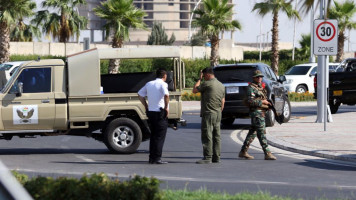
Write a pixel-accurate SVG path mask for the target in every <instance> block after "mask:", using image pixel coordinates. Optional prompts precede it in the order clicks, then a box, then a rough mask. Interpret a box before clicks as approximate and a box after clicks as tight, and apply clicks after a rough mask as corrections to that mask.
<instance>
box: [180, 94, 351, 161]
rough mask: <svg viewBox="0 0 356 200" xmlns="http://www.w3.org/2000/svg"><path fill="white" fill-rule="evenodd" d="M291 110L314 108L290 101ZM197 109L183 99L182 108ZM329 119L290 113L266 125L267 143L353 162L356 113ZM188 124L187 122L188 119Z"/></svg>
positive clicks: (312, 103) (196, 104) (314, 104)
mask: <svg viewBox="0 0 356 200" xmlns="http://www.w3.org/2000/svg"><path fill="white" fill-rule="evenodd" d="M291 104H292V105H291V106H292V109H293V108H295V107H298V106H307V107H309V108H310V109H311V110H317V108H316V102H292V103H291ZM190 110H197V111H199V110H200V102H199V101H183V111H190ZM332 117H333V122H332V123H327V124H326V131H324V123H315V120H316V115H309V116H304V117H296V116H293V111H292V117H291V119H290V121H289V122H288V123H285V124H282V125H279V124H278V123H276V124H275V125H274V126H273V127H269V128H267V139H268V142H269V144H270V145H272V146H275V147H278V148H281V149H284V150H288V151H293V152H297V153H301V154H306V155H313V156H318V157H323V158H329V159H337V160H345V161H352V162H356V123H355V121H356V112H343V113H339V112H338V113H336V114H333V115H332ZM188 123H189V122H188Z"/></svg>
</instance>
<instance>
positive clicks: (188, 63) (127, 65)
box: [10, 51, 308, 87]
mask: <svg viewBox="0 0 356 200" xmlns="http://www.w3.org/2000/svg"><path fill="white" fill-rule="evenodd" d="M281 52H283V51H281ZM255 54H256V52H245V58H246V59H245V60H243V61H235V60H220V64H232V63H258V62H260V61H259V60H258V57H257V58H256V55H255ZM265 54H266V55H268V54H269V53H268V52H265ZM282 55H283V54H282ZM267 57H268V56H265V57H263V60H262V61H261V62H262V63H266V64H268V65H270V64H271V63H270V59H269V58H267ZM284 57H288V56H284ZM37 58H38V55H28V56H27V55H26V56H25V55H12V56H11V57H10V59H11V61H19V60H36V59H37ZM40 58H41V59H53V58H57V59H63V60H65V57H60V56H40ZM183 61H184V63H185V77H186V80H185V82H186V87H193V86H194V83H195V82H196V80H197V79H198V78H199V72H200V70H202V69H204V68H205V67H208V66H210V60H209V59H183ZM306 62H308V61H307V60H295V61H292V60H291V59H284V60H283V59H280V61H279V75H281V74H284V73H285V71H287V70H288V69H289V68H291V67H292V66H294V65H296V64H301V63H306ZM100 64H101V68H100V72H101V74H107V73H108V66H109V61H108V60H102V61H101V62H100ZM157 68H164V69H172V68H173V62H172V60H171V59H129V60H125V59H123V60H121V63H120V69H119V71H120V72H122V73H127V72H148V71H154V70H156V69H157Z"/></svg>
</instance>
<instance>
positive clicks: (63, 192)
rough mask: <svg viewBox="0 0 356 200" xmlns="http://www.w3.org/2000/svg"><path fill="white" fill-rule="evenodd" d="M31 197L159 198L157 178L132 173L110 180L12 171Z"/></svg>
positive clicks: (100, 176) (102, 176)
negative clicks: (31, 175)
mask: <svg viewBox="0 0 356 200" xmlns="http://www.w3.org/2000/svg"><path fill="white" fill-rule="evenodd" d="M13 174H14V175H15V177H16V178H17V179H18V180H19V181H20V182H21V183H22V184H23V185H24V187H25V189H26V190H27V191H28V192H29V193H30V195H31V196H32V197H33V198H34V199H40V200H47V199H48V200H57V199H58V200H62V199H66V200H71V199H73V200H80V199H83V200H91V199H92V200H98V199H107V200H109V199H113V200H114V199H115V200H116V199H142V200H144V199H147V200H159V199H162V197H161V193H160V190H159V185H160V181H159V180H158V179H156V178H147V177H140V176H134V177H133V178H130V179H129V180H128V181H124V182H119V180H118V179H113V180H111V179H110V178H108V177H107V175H105V174H103V173H100V174H93V175H91V176H86V175H84V176H83V177H82V178H80V179H76V178H70V177H59V178H57V179H54V178H51V177H35V178H32V179H28V178H24V177H27V176H26V175H22V174H18V173H16V172H13Z"/></svg>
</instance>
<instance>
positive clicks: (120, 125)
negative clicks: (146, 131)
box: [104, 118, 142, 154]
mask: <svg viewBox="0 0 356 200" xmlns="http://www.w3.org/2000/svg"><path fill="white" fill-rule="evenodd" d="M141 141H142V132H141V129H140V126H139V125H138V124H137V123H136V122H135V121H133V120H132V119H129V118H117V119H114V120H112V121H111V122H110V123H109V125H108V127H107V128H106V129H105V131H104V143H105V145H106V146H107V147H108V149H109V150H110V151H111V152H113V153H124V154H129V153H135V152H136V150H137V149H138V147H139V146H140V144H141Z"/></svg>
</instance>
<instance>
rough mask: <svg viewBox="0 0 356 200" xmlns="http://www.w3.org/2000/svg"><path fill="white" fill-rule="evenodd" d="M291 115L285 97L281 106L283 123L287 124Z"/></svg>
mask: <svg viewBox="0 0 356 200" xmlns="http://www.w3.org/2000/svg"><path fill="white" fill-rule="evenodd" d="M291 114H292V109H291V106H290V102H289V99H288V97H285V99H284V106H283V123H287V122H289V120H290V116H291Z"/></svg>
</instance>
